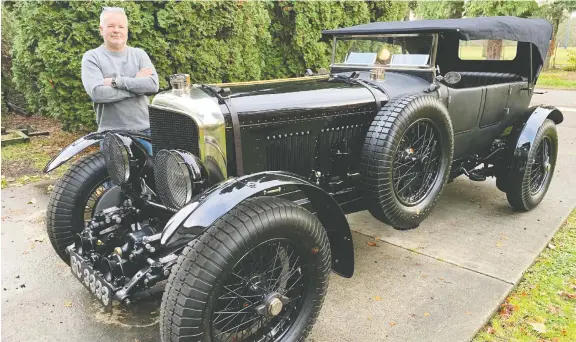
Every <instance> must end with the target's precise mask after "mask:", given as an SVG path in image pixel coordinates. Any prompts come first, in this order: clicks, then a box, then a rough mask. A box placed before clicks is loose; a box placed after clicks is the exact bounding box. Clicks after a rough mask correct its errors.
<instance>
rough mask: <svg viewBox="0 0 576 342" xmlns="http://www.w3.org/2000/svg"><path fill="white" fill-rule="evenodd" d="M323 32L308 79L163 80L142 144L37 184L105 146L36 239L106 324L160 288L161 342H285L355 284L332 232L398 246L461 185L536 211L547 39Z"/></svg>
mask: <svg viewBox="0 0 576 342" xmlns="http://www.w3.org/2000/svg"><path fill="white" fill-rule="evenodd" d="M323 33H324V36H325V37H327V38H328V39H332V40H333V55H332V63H331V66H330V70H329V72H325V74H322V73H321V74H319V75H309V76H306V77H301V78H296V79H287V80H273V81H261V82H248V83H237V84H220V85H203V84H195V85H190V80H189V76H187V75H186V74H177V75H173V76H172V77H171V85H172V88H171V90H169V91H165V92H161V93H160V94H157V95H156V96H155V97H154V100H153V102H152V103H151V105H150V108H149V109H150V110H149V112H150V126H151V132H152V134H151V137H148V136H145V135H141V134H138V133H134V132H126V131H109V132H98V133H93V134H90V135H87V136H85V137H83V138H81V139H79V140H78V141H76V142H75V143H73V144H72V145H70V146H68V147H67V148H66V149H64V150H63V151H62V152H61V153H60V155H58V156H56V157H55V158H54V159H53V160H52V161H51V162H50V163H49V164H48V165H47V166H46V169H45V171H46V172H49V171H51V170H53V169H54V168H56V167H58V166H59V165H61V164H62V163H64V162H65V161H67V160H68V159H70V158H71V157H72V156H73V155H75V154H77V153H78V152H80V151H81V150H83V149H84V148H86V147H87V146H90V145H92V144H96V143H100V142H101V143H102V150H101V151H100V152H98V153H95V154H93V155H90V156H88V157H85V158H82V159H80V160H79V161H77V162H76V163H75V164H73V165H72V166H71V168H70V169H69V170H68V171H67V172H66V173H65V174H64V175H63V177H62V178H61V179H60V181H59V182H58V183H57V185H56V186H55V188H54V191H53V193H52V197H51V199H50V203H49V207H48V210H47V230H48V234H49V236H50V240H51V242H52V245H53V246H54V249H55V250H56V252H57V253H58V255H60V257H62V259H63V260H65V261H66V262H68V263H69V264H70V265H71V269H72V272H73V273H74V274H75V275H76V276H77V277H78V279H79V280H80V281H81V282H82V283H83V284H84V285H85V286H86V288H88V289H89V291H91V292H92V293H93V294H94V295H95V297H97V298H98V300H99V301H101V302H102V303H103V304H104V305H105V306H107V307H108V308H110V307H111V303H112V301H113V300H117V301H119V302H122V303H124V304H133V303H134V302H135V301H136V300H137V297H138V296H137V294H138V293H139V292H140V291H143V290H146V289H148V288H149V287H151V286H152V285H154V284H156V283H158V282H160V281H165V280H167V284H166V288H165V291H164V297H163V301H162V307H161V322H160V330H161V337H162V339H163V340H164V341H173V340H174V341H175V340H178V341H184V340H186V341H188V340H189V341H245V340H246V341H300V340H302V339H303V338H305V337H306V336H307V335H308V334H309V332H310V330H311V329H312V326H313V324H314V322H315V321H316V318H317V316H318V314H319V312H320V308H321V306H322V302H323V299H324V295H325V293H326V290H327V285H328V276H329V273H330V269H331V268H332V270H333V271H334V272H336V273H337V274H339V275H342V276H344V277H351V276H352V274H353V271H354V253H353V245H352V235H351V232H350V227H349V225H348V222H347V221H346V217H345V214H346V213H351V212H355V211H359V210H366V209H367V210H369V211H370V212H371V213H372V214H373V215H374V216H375V217H376V218H378V219H380V220H381V221H383V222H385V223H387V224H389V225H390V226H392V227H394V228H397V229H410V228H415V227H417V226H418V225H419V224H420V223H421V222H422V221H423V220H424V219H425V218H426V217H427V216H428V214H429V213H430V211H431V210H433V208H434V206H435V204H436V202H437V200H438V198H439V196H440V194H441V192H442V190H443V188H444V186H445V185H446V183H447V182H450V181H451V180H453V179H454V178H456V177H458V176H462V175H465V176H467V177H469V178H470V179H471V180H473V181H481V180H485V179H486V178H487V177H496V185H497V187H498V189H500V190H501V191H504V192H505V193H506V196H507V198H508V201H509V203H510V205H511V207H512V208H514V209H517V210H524V211H526V210H530V209H532V208H534V207H535V206H536V205H538V203H539V202H540V201H541V200H542V199H543V197H544V195H545V194H546V191H547V189H548V187H549V185H550V182H551V180H552V175H553V173H554V166H555V164H556V160H557V156H558V154H557V148H558V137H557V132H556V125H557V124H559V123H561V122H562V120H563V116H562V113H561V112H560V111H558V110H557V109H555V108H553V107H543V106H537V107H530V108H529V103H530V99H531V97H532V95H533V93H534V85H535V83H536V80H537V78H538V75H539V73H540V71H541V69H542V65H543V59H544V58H545V56H546V53H547V49H548V44H549V41H550V38H551V33H552V27H551V25H550V24H549V23H548V22H547V21H545V20H540V19H519V18H513V17H489V18H472V19H459V20H433V21H406V22H389V23H385V22H379V23H371V24H366V25H360V26H354V27H349V28H340V29H334V30H328V31H324V32H323ZM483 43H486V44H485V45H483ZM150 143H151V146H152V154H150V153H149V152H147V151H148V149H147V148H146V144H150Z"/></svg>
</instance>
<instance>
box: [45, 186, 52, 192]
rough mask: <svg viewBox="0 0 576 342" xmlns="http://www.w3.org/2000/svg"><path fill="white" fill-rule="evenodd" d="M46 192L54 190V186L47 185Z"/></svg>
mask: <svg viewBox="0 0 576 342" xmlns="http://www.w3.org/2000/svg"><path fill="white" fill-rule="evenodd" d="M46 190H47V191H48V192H50V191H52V190H54V185H48V187H47V188H46Z"/></svg>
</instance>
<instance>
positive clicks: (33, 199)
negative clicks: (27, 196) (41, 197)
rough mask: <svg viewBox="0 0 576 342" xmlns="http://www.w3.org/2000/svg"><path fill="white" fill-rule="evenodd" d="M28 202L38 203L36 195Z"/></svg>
mask: <svg viewBox="0 0 576 342" xmlns="http://www.w3.org/2000/svg"><path fill="white" fill-rule="evenodd" d="M28 204H36V197H34V198H32V199H31V200H29V201H28Z"/></svg>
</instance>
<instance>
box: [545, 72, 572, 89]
mask: <svg viewBox="0 0 576 342" xmlns="http://www.w3.org/2000/svg"><path fill="white" fill-rule="evenodd" d="M536 87H541V88H559V89H576V71H561V70H551V71H544V72H542V73H541V74H540V77H539V78H538V83H536Z"/></svg>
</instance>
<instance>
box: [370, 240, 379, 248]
mask: <svg viewBox="0 0 576 342" xmlns="http://www.w3.org/2000/svg"><path fill="white" fill-rule="evenodd" d="M368 246H370V247H377V246H378V245H377V244H376V242H374V241H369V242H368Z"/></svg>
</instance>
